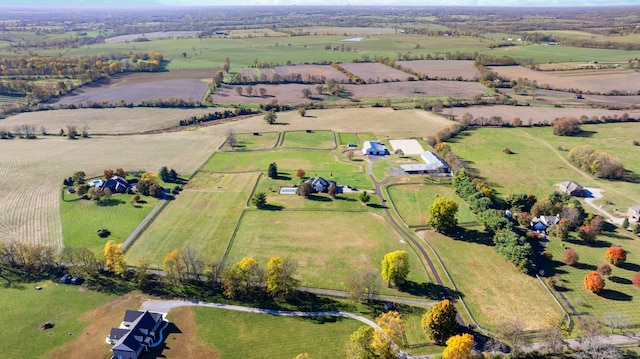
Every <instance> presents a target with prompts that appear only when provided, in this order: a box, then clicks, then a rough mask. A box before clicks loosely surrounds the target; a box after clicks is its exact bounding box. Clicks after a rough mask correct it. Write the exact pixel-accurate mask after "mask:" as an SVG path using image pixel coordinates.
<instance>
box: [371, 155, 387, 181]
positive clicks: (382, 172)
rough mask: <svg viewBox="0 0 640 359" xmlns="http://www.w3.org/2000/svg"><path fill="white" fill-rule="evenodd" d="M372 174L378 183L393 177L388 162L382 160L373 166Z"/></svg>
mask: <svg viewBox="0 0 640 359" xmlns="http://www.w3.org/2000/svg"><path fill="white" fill-rule="evenodd" d="M371 173H373V177H375V178H376V180H377V181H382V180H383V179H385V178H387V177H388V176H389V175H391V169H390V168H389V164H388V163H387V161H385V160H384V159H380V160H378V161H376V162H374V163H373V164H372V165H371Z"/></svg>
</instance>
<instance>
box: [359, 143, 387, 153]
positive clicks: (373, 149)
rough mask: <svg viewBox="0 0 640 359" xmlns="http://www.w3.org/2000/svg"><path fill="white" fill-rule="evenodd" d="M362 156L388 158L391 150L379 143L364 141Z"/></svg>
mask: <svg viewBox="0 0 640 359" xmlns="http://www.w3.org/2000/svg"><path fill="white" fill-rule="evenodd" d="M362 154H363V155H366V156H387V155H389V150H387V148H386V147H385V146H384V145H383V144H382V143H380V142H379V141H364V145H363V146H362Z"/></svg>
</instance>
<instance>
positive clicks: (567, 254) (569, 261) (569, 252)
mask: <svg viewBox="0 0 640 359" xmlns="http://www.w3.org/2000/svg"><path fill="white" fill-rule="evenodd" d="M579 260H580V256H578V252H576V250H575V249H573V248H567V249H565V250H564V253H563V254H562V262H563V263H564V264H566V265H569V266H574V265H576V264H577V263H578V261H579Z"/></svg>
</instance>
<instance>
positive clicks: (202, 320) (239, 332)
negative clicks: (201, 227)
mask: <svg viewBox="0 0 640 359" xmlns="http://www.w3.org/2000/svg"><path fill="white" fill-rule="evenodd" d="M193 311H195V314H196V316H195V319H196V330H197V340H198V341H199V342H201V343H204V344H207V345H208V346H211V347H213V348H215V350H216V351H217V353H216V354H218V355H219V356H216V358H220V359H225V358H247V359H249V358H256V359H262V358H294V357H295V356H296V355H298V354H301V353H309V354H310V355H311V357H312V358H343V357H344V355H345V350H346V346H347V343H348V342H349V336H350V335H351V333H353V332H355V331H356V330H357V329H358V328H359V327H360V326H362V325H364V324H363V323H360V322H358V321H356V320H353V319H343V318H337V319H335V321H328V322H318V321H317V320H315V319H313V318H295V317H279V316H273V315H266V314H256V313H243V312H235V311H230V310H222V309H216V308H200V307H195V308H193ZM170 315H171V314H170ZM169 344H170V343H169Z"/></svg>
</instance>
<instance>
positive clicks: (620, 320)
mask: <svg viewBox="0 0 640 359" xmlns="http://www.w3.org/2000/svg"><path fill="white" fill-rule="evenodd" d="M604 319H605V320H606V321H607V324H608V325H609V328H611V334H613V333H614V332H615V330H616V329H620V330H621V331H624V330H625V329H626V328H627V327H628V326H629V318H627V316H625V315H624V314H622V313H620V312H608V313H606V314H605V315H604Z"/></svg>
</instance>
